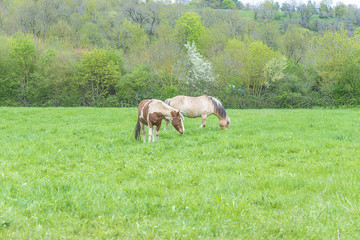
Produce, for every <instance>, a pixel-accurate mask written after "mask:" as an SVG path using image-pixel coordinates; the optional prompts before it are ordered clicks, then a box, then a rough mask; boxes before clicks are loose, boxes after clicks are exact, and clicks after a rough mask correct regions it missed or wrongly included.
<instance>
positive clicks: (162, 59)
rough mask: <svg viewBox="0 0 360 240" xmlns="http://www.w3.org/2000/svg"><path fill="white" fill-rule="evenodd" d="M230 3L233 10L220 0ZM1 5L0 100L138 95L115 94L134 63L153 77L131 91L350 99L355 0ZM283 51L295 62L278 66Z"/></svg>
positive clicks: (318, 101) (254, 100)
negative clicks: (194, 57)
mask: <svg viewBox="0 0 360 240" xmlns="http://www.w3.org/2000/svg"><path fill="white" fill-rule="evenodd" d="M234 4H235V5H236V7H237V8H239V9H240V8H241V9H242V10H240V11H239V10H236V11H229V10H228V9H232V8H234V7H235V5H234ZM0 5H1V7H0V83H1V89H0V105H9V106H79V105H80V106H124V105H127V106H128V105H136V104H137V102H138V100H139V99H138V98H136V99H130V98H128V97H127V99H126V100H125V99H121V98H120V97H119V96H118V95H117V93H116V92H117V91H116V90H115V85H116V83H117V82H118V81H119V79H120V77H121V76H122V75H124V74H125V73H126V72H131V71H133V70H134V69H136V68H137V67H138V68H139V69H140V68H141V66H144V65H146V66H150V68H151V69H149V70H148V72H151V79H152V80H151V81H153V83H152V84H150V83H148V82H147V81H148V80H146V79H145V78H141V79H142V80H141V81H144V83H143V85H144V86H154V87H153V88H152V87H148V89H149V91H147V92H146V94H143V93H142V94H140V95H139V96H145V95H146V96H147V97H149V98H161V99H163V98H167V97H168V96H172V95H174V94H184V95H201V94H204V93H209V94H210V93H211V94H212V95H214V96H217V97H219V98H220V99H222V100H223V101H224V104H225V105H228V106H234V107H235V106H237V107H255V108H257V107H279V106H289V107H294V106H306V107H312V106H316V105H319V106H334V105H336V106H339V105H341V104H349V102H352V103H351V104H353V105H355V104H357V102H358V100H357V97H356V96H357V92H358V90H357V85H356V84H355V82H356V80H355V79H357V78H356V77H355V73H356V71H357V70H356V69H357V63H356V61H357V60H351V59H356V57H354V56H353V53H354V52H357V51H359V49H360V45H359V43H360V34H359V30H358V29H357V27H356V26H358V25H359V24H358V23H359V22H360V15H359V14H358V12H359V9H358V7H356V6H354V5H344V4H337V5H336V7H333V6H332V4H331V1H328V0H326V1H325V0H324V1H322V2H321V4H319V5H318V4H314V3H313V2H308V3H301V4H298V5H297V6H296V4H295V2H291V3H290V2H289V3H284V4H283V5H282V7H281V8H280V5H279V3H277V2H274V1H264V2H263V3H260V4H258V5H256V6H253V7H252V8H248V7H247V8H244V6H243V5H242V4H241V3H240V2H239V1H236V0H233V1H232V0H224V1H217V0H204V1H203V0H201V1H196V2H192V3H191V4H189V5H184V4H178V3H175V4H163V3H162V2H161V1H146V3H145V2H142V1H116V0H109V1H104V0H91V1H89V0H87V1H82V0H74V1H70V0H64V1H58V0H56V1H48V0H47V1H43V0H42V1H40V0H39V1H33V0H25V1H20V0H14V1H9V0H6V1H4V3H3V4H0ZM222 8H226V9H222ZM254 18H255V19H256V21H254ZM187 42H194V43H195V45H196V47H197V49H198V52H197V53H198V54H200V55H201V56H202V58H201V59H202V64H199V63H200V62H201V61H197V63H196V64H195V62H196V61H195V62H194V61H192V67H191V66H190V65H191V64H189V62H191V61H188V60H189V57H188V55H187V49H186V48H185V47H184V45H185V44H186V43H187ZM97 50H100V51H97ZM90 52H94V53H92V54H90ZM84 53H85V54H84ZM281 56H285V57H286V58H287V62H291V60H293V64H294V65H297V66H299V68H296V69H302V70H301V71H297V70H296V71H295V72H291V71H285V72H284V71H283V66H284V64H280V62H282V63H284V61H283V60H284V59H283V58H282V57H281ZM198 59H200V58H198ZM195 65H196V66H197V67H194V66H195ZM205 66H211V69H210V68H209V67H205ZM195 69H197V70H196V71H194V70H195ZM206 69H207V70H206ZM198 70H201V71H198ZM145 72H146V71H145ZM209 76H210V78H209ZM211 76H212V77H211ZM189 79H192V80H193V79H197V81H195V82H197V83H198V84H197V85H196V84H195V85H194V84H193V85H191V84H189V81H188V80H189ZM207 79H213V81H211V84H209V82H207ZM275 79H277V80H275ZM280 79H282V80H280ZM351 79H353V81H352V80H351ZM149 81H150V80H149ZM138 83H139V82H138ZM138 83H137V84H138ZM193 83H194V82H193ZM270 83H271V84H270ZM137 84H135V85H137ZM155 86H156V87H155ZM135 89H136V87H135ZM299 94H300V95H299ZM130 95H131V94H130ZM135 95H136V94H132V96H135ZM288 97H289V98H291V99H295V100H294V101H288V100H286V99H288ZM273 99H280V100H279V101H274V100H273ZM296 99H297V100H296ZM304 99H305V100H304ZM298 100H299V101H300V102H301V104H298V103H296V102H297V101H298ZM303 100H304V101H303ZM284 102H287V103H286V104H283V103H284ZM305 102H306V104H303V103H305ZM277 103H278V104H279V106H277ZM292 104H293V105H294V106H292Z"/></svg>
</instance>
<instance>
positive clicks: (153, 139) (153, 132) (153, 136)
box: [152, 125, 155, 142]
mask: <svg viewBox="0 0 360 240" xmlns="http://www.w3.org/2000/svg"><path fill="white" fill-rule="evenodd" d="M152 141H153V142H155V125H154V126H153V130H152Z"/></svg>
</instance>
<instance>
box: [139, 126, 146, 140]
mask: <svg viewBox="0 0 360 240" xmlns="http://www.w3.org/2000/svg"><path fill="white" fill-rule="evenodd" d="M140 127H141V133H142V135H143V140H144V142H146V138H145V125H144V124H142V123H141V122H140Z"/></svg>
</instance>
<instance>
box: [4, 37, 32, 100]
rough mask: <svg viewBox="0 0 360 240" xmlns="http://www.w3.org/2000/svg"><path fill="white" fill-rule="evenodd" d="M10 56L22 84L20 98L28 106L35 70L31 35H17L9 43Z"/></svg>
mask: <svg viewBox="0 0 360 240" xmlns="http://www.w3.org/2000/svg"><path fill="white" fill-rule="evenodd" d="M8 48H9V54H10V56H11V58H12V60H13V61H14V64H15V66H16V74H17V78H18V81H19V83H20V92H19V95H18V98H19V99H20V101H21V102H22V104H23V105H24V106H28V104H29V101H28V93H27V90H28V87H29V85H30V83H31V81H30V79H31V73H32V72H33V70H34V61H35V43H34V41H33V40H32V39H31V38H30V36H29V35H27V36H25V35H24V34H23V33H17V34H15V35H14V36H12V37H11V38H10V39H9V41H8Z"/></svg>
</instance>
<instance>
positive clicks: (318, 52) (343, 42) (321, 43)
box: [313, 29, 360, 91]
mask: <svg viewBox="0 0 360 240" xmlns="http://www.w3.org/2000/svg"><path fill="white" fill-rule="evenodd" d="M357 36H358V35H355V36H354V37H353V38H351V37H349V36H348V35H347V32H346V30H345V29H339V30H338V31H335V32H332V31H326V32H325V33H324V34H323V35H322V36H319V37H318V38H317V40H316V43H317V47H316V49H315V51H314V52H313V57H314V65H315V69H316V71H317V72H318V74H319V76H321V78H322V81H323V82H322V84H323V85H324V87H325V88H326V89H327V90H328V91H329V90H330V88H331V86H332V85H333V84H334V83H336V82H337V81H338V79H339V76H340V75H339V74H340V72H341V70H342V69H343V66H344V63H345V61H346V59H347V58H348V57H349V56H350V54H351V53H352V52H353V51H355V50H357V49H359V47H360V46H359V44H356V42H355V41H354V39H355V38H356V37H357Z"/></svg>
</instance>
